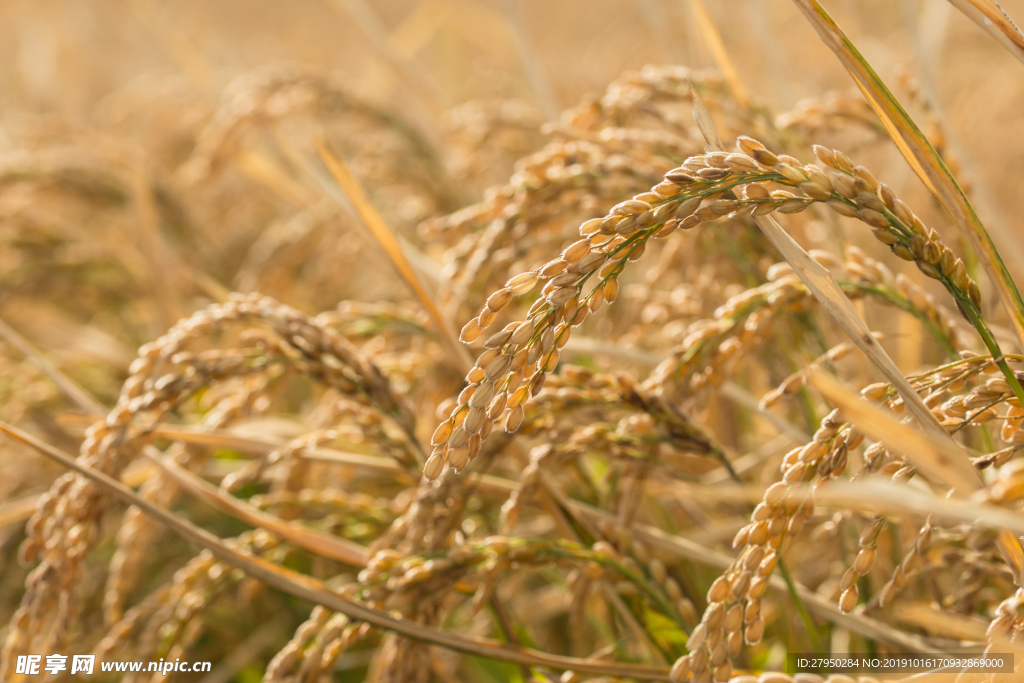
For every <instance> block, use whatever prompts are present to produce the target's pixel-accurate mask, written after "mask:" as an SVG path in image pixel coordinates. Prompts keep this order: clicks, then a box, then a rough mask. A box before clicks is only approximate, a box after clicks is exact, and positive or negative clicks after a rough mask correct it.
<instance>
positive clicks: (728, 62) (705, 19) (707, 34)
mask: <svg viewBox="0 0 1024 683" xmlns="http://www.w3.org/2000/svg"><path fill="white" fill-rule="evenodd" d="M690 6H691V7H692V8H693V16H694V19H696V21H697V26H698V28H700V32H701V34H702V35H703V36H704V40H706V41H707V43H708V49H710V50H711V56H712V57H713V58H714V60H715V65H716V66H718V70H719V71H721V72H722V77H723V78H725V82H726V84H727V85H728V86H729V90H730V91H731V92H732V96H733V97H735V98H736V103H737V104H739V105H740V106H742V107H747V106H750V98H749V97H747V91H746V90H745V89H744V87H743V81H741V80H740V75H739V73H738V72H737V71H736V66H735V64H733V61H732V58H731V57H730V56H729V51H728V50H727V49H726V48H725V43H723V42H722V35H721V34H720V33H719V32H718V29H717V28H716V27H715V22H713V21H711V15H710V14H708V8H707V7H706V6H705V5H704V0H690Z"/></svg>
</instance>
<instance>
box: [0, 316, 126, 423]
mask: <svg viewBox="0 0 1024 683" xmlns="http://www.w3.org/2000/svg"><path fill="white" fill-rule="evenodd" d="M0 337H3V338H4V339H6V340H7V342H8V343H9V344H10V345H11V346H13V347H14V348H16V349H18V351H20V352H21V353H22V354H23V355H24V356H25V357H26V358H28V359H29V360H30V361H32V362H33V363H35V365H36V367H38V368H39V369H40V370H42V372H43V374H44V375H46V376H47V377H49V378H50V380H51V381H52V382H53V383H54V384H56V385H57V388H58V389H60V390H61V391H63V392H64V393H65V394H66V395H67V397H68V398H70V399H71V400H72V401H74V402H75V403H76V404H78V407H79V408H81V409H82V410H86V411H89V412H91V413H96V414H97V415H105V414H106V412H107V409H106V407H104V405H103V404H102V403H100V402H99V401H97V400H96V399H95V398H93V397H92V394H90V393H89V392H88V391H86V390H85V389H83V388H82V386H81V385H80V384H78V382H76V381H75V380H73V379H71V378H70V377H68V376H67V375H65V374H64V373H63V372H61V371H60V369H59V368H58V367H57V366H56V365H54V364H53V363H51V362H50V361H49V359H47V358H46V356H44V355H43V354H42V353H40V352H39V350H38V349H36V347H34V346H32V343H31V342H29V340H27V339H25V338H24V337H22V336H21V335H20V334H19V333H18V331H17V330H15V329H14V328H13V327H11V326H10V325H8V324H7V323H6V322H4V321H3V320H0ZM97 419H99V418H97Z"/></svg>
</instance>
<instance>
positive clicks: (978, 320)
mask: <svg viewBox="0 0 1024 683" xmlns="http://www.w3.org/2000/svg"><path fill="white" fill-rule="evenodd" d="M960 307H961V308H963V309H964V311H965V312H966V313H967V317H968V318H969V319H970V321H971V324H972V325H974V329H976V330H977V331H978V334H979V335H981V340H982V342H984V343H985V347H986V348H987V349H988V352H989V354H991V356H992V360H993V361H994V362H995V364H996V366H997V367H998V368H999V370H1000V371H1001V372H1002V373H1003V376H1004V377H1005V378H1006V381H1007V383H1008V384H1009V385H1010V389H1011V390H1013V395H1014V396H1016V397H1017V400H1018V401H1020V403H1021V405H1024V387H1021V385H1020V382H1019V381H1018V380H1017V375H1015V374H1014V372H1013V369H1012V368H1011V367H1010V364H1009V363H1007V362H1006V358H1005V357H1004V356H1003V352H1002V350H1001V349H1000V348H999V344H998V343H997V342H996V338H995V336H993V334H992V331H991V330H990V329H988V325H986V324H985V321H984V320H983V319H982V317H981V314H980V313H979V312H978V309H977V308H975V307H974V304H972V303H971V302H970V301H964V300H961V301H960Z"/></svg>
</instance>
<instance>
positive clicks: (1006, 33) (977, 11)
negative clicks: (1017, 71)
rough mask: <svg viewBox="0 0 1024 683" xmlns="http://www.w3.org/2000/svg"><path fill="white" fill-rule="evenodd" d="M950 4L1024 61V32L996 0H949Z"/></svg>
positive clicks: (1019, 59)
mask: <svg viewBox="0 0 1024 683" xmlns="http://www.w3.org/2000/svg"><path fill="white" fill-rule="evenodd" d="M949 4H951V5H953V6H954V7H956V8H957V9H958V10H960V11H961V12H963V13H964V14H966V15H967V17H968V18H969V19H970V20H971V21H973V22H974V23H975V24H977V25H978V26H980V27H981V28H982V29H983V30H984V31H986V32H987V33H988V34H989V35H990V36H992V37H993V38H995V39H996V40H997V41H998V42H999V44H1000V45H1002V46H1003V47H1005V48H1006V49H1007V50H1009V51H1010V54H1012V55H1013V56H1014V57H1016V58H1017V60H1018V61H1020V62H1022V63H1024V34H1022V33H1021V32H1020V29H1019V28H1017V24H1015V23H1013V19H1011V18H1010V15H1009V14H1007V13H1006V10H1004V9H1003V8H1002V7H1001V6H1000V5H999V3H998V2H996V0H949Z"/></svg>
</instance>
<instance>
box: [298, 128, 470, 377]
mask: <svg viewBox="0 0 1024 683" xmlns="http://www.w3.org/2000/svg"><path fill="white" fill-rule="evenodd" d="M316 147H317V150H318V151H319V152H320V158H321V159H323V162H324V164H326V165H327V168H328V170H330V172H331V175H332V176H334V180H335V181H336V182H337V183H338V185H339V186H340V187H341V189H342V190H344V192H345V194H346V195H347V196H348V199H349V201H350V202H351V203H352V206H353V208H355V210H356V213H357V214H358V215H359V218H360V220H362V222H363V225H365V226H366V228H367V229H368V230H369V231H370V234H371V235H373V238H374V239H375V240H377V243H378V244H380V246H381V247H383V249H384V251H385V252H386V253H387V255H388V257H389V258H390V259H391V262H392V263H393V264H394V265H395V268H396V269H397V270H398V273H399V274H400V275H401V276H402V279H403V280H405V283H406V284H407V285H408V286H409V288H410V289H411V290H412V292H413V294H415V295H416V298H418V299H419V300H420V303H421V304H422V305H423V308H425V309H426V311H427V314H428V315H430V319H431V320H432V321H433V322H434V326H435V327H436V328H437V331H438V333H439V334H440V335H441V339H442V340H443V341H444V345H445V347H446V348H447V349H448V352H449V354H450V356H451V360H452V361H453V362H455V364H456V365H457V366H458V368H459V369H460V370H461V371H462V372H463V373H466V372H469V370H470V369H471V368H472V367H473V360H472V359H471V358H470V357H469V353H467V352H466V349H465V347H463V346H462V345H461V344H460V343H459V338H458V335H456V334H455V331H454V330H453V329H452V328H451V325H449V324H448V321H447V320H446V319H445V317H444V316H443V315H442V314H441V310H440V309H439V308H438V307H437V304H436V303H435V302H434V297H432V296H431V295H430V293H429V292H428V291H427V289H426V287H424V286H423V283H422V282H420V278H419V276H418V275H417V274H416V270H415V269H414V268H413V267H412V264H411V263H410V262H409V259H408V258H407V257H406V255H405V252H404V251H403V249H402V245H401V243H399V241H398V239H397V238H396V237H395V233H394V232H393V231H392V230H391V228H390V227H389V226H388V224H387V223H385V222H384V219H383V218H381V215H380V214H379V213H377V210H376V209H375V208H373V204H372V203H370V199H369V197H367V196H366V193H365V192H364V191H363V188H362V186H361V185H360V184H359V181H358V180H356V178H355V176H354V175H352V172H351V171H350V170H349V168H348V166H347V165H346V164H345V162H344V161H342V160H341V157H339V156H338V155H337V154H336V153H335V152H334V150H332V149H331V148H330V147H328V146H327V143H326V141H324V140H320V139H318V140H317V141H316Z"/></svg>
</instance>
